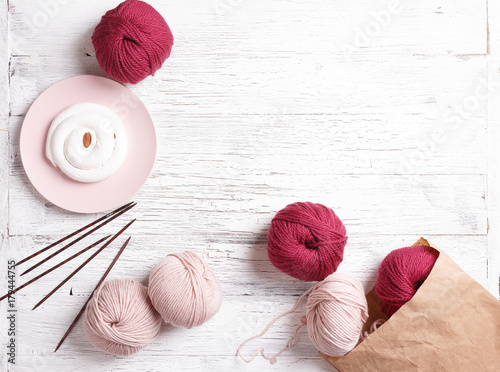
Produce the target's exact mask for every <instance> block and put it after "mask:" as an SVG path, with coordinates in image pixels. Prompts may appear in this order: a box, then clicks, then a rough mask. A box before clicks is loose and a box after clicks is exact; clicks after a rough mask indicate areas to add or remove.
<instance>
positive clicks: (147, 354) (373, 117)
mask: <svg viewBox="0 0 500 372" xmlns="http://www.w3.org/2000/svg"><path fill="white" fill-rule="evenodd" d="M149 2H150V3H151V4H152V5H153V6H155V7H156V8H157V9H158V10H159V11H160V12H161V13H162V14H163V15H164V16H165V18H166V19H167V22H168V23H169V25H170V27H171V29H172V31H173V33H174V37H175V45H174V49H173V51H172V56H171V57H170V58H169V60H168V61H167V62H166V63H165V65H164V67H163V68H162V69H161V70H159V71H158V72H157V74H156V75H155V76H154V77H150V78H148V79H146V80H145V81H143V82H141V83H139V84H137V85H135V86H131V87H130V88H131V89H132V90H133V91H134V92H135V93H136V94H137V95H138V96H139V97H140V98H141V99H142V100H143V101H144V102H145V104H146V106H147V107H148V109H149V110H150V112H151V115H152V117H153V119H154V121H155V124H156V128H157V134H158V145H159V146H158V155H157V160H156V163H155V167H154V169H153V173H152V175H151V177H150V178H149V179H148V181H147V182H146V184H145V185H144V187H143V188H142V189H141V191H140V192H139V193H138V194H137V195H136V197H134V200H136V201H138V202H139V204H138V206H137V207H136V208H134V209H133V211H132V212H131V213H130V214H129V213H127V214H126V215H124V216H123V217H120V218H119V219H117V220H116V221H113V223H110V224H109V226H108V225H107V226H106V227H105V228H103V229H102V231H99V234H98V235H96V236H95V237H93V238H92V241H94V240H97V239H98V238H100V237H103V236H105V235H107V234H111V233H114V232H116V231H118V229H119V228H120V227H121V226H123V225H124V224H125V223H126V222H127V221H129V220H130V219H132V218H135V217H136V218H137V219H138V220H137V221H136V222H135V223H134V225H133V226H132V227H131V228H130V231H129V232H128V233H129V234H130V235H132V236H133V238H132V240H131V242H130V245H129V246H128V247H127V249H126V250H125V251H124V253H123V256H122V257H121V258H120V260H119V261H118V262H117V264H116V266H115V267H114V268H113V270H112V272H111V274H110V277H127V278H133V279H137V280H140V281H141V282H143V283H144V284H147V277H148V273H149V271H150V270H151V268H152V267H153V266H154V265H155V264H156V263H157V262H158V261H159V260H160V259H161V258H162V257H163V256H165V255H166V254H168V253H172V252H176V251H182V250H186V249H190V250H193V251H195V252H197V253H199V254H201V255H202V256H203V257H204V258H205V259H206V260H207V261H208V263H209V264H210V266H211V267H212V268H213V270H214V271H215V272H216V274H217V276H218V278H219V279H220V282H221V286H222V290H223V294H224V300H223V306H222V309H221V312H220V314H218V315H217V316H216V317H215V318H213V319H212V320H211V321H210V322H208V323H207V324H205V325H203V326H201V327H199V328H196V329H192V330H183V329H175V328H173V327H170V326H167V325H165V326H164V327H163V329H162V333H161V335H160V337H159V338H158V339H157V340H156V341H154V342H153V343H152V344H151V345H149V346H148V347H146V348H145V349H144V350H143V351H142V352H141V353H139V354H136V355H134V356H132V357H128V358H115V357H112V356H109V355H105V354H103V353H101V352H99V351H97V350H95V349H94V348H93V347H92V346H91V345H90V344H89V343H88V341H87V340H86V338H85V336H84V334H83V329H82V327H81V323H80V324H79V325H77V327H75V330H74V331H73V333H72V334H71V335H70V336H69V338H68V340H67V341H66V343H65V344H64V345H63V346H62V348H61V349H60V351H58V353H57V354H55V355H54V354H53V353H52V351H53V349H54V347H55V345H56V344H57V342H58V341H59V339H60V337H61V336H62V335H63V334H64V331H65V330H66V328H67V326H68V325H69V324H70V323H71V321H72V320H73V317H74V316H75V315H76V313H77V312H78V311H79V309H80V307H81V305H82V304H83V303H84V302H85V300H86V299H87V296H88V294H89V293H90V292H91V291H92V289H93V287H94V286H95V284H96V282H97V280H98V278H99V277H100V275H101V274H102V272H103V271H104V270H105V268H106V267H107V265H108V264H109V262H110V261H111V260H112V258H113V256H114V254H115V253H116V251H117V250H118V249H119V246H120V245H121V243H123V241H124V240H125V239H126V238H127V236H128V234H126V235H125V236H123V237H121V238H120V239H118V240H117V241H116V243H114V244H112V245H111V246H110V247H109V248H107V249H106V250H105V251H104V252H103V253H102V254H101V255H99V257H98V258H97V259H96V260H95V262H92V263H91V264H89V266H88V267H86V268H85V270H84V271H82V272H81V273H78V274H77V275H76V276H75V277H74V278H72V279H71V280H70V282H68V283H67V285H65V286H64V287H62V288H61V289H60V290H59V291H58V292H56V293H55V294H54V296H53V297H51V299H50V300H49V301H47V303H45V304H44V305H43V306H41V307H40V308H39V309H37V310H36V311H34V312H32V311H31V310H30V309H31V308H32V306H33V305H34V304H35V303H36V302H38V300H40V299H41V298H42V296H43V295H44V294H46V293H48V291H50V289H51V288H53V287H54V286H55V285H57V284H58V283H59V282H60V280H61V278H64V277H65V276H66V275H68V274H69V273H70V272H71V271H72V270H73V269H74V268H75V267H77V266H78V265H79V264H80V263H81V262H83V260H85V259H86V257H87V256H88V255H90V254H91V253H88V254H87V256H85V257H82V258H81V260H75V261H78V262H75V263H73V264H68V265H67V267H63V268H61V269H60V270H58V271H56V272H54V273H51V274H50V275H48V276H47V277H45V278H44V279H43V280H40V281H39V282H37V283H35V284H33V285H31V286H29V287H27V288H25V289H23V290H22V291H20V292H19V293H18V295H17V299H18V308H19V323H18V327H19V332H20V333H19V337H18V340H19V341H18V358H19V359H18V360H19V364H18V365H17V366H16V367H15V368H14V369H12V368H11V369H10V371H17V370H18V371H49V370H50V371H52V370H60V371H66V370H68V369H71V370H72V371H77V372H79V371H162V370H165V369H166V368H168V369H169V370H173V371H211V370H217V371H234V370H241V371H253V370H257V369H263V370H264V369H265V370H274V371H282V370H283V371H285V370H286V371H290V372H293V371H303V370H307V371H331V370H332V368H331V367H330V366H329V365H328V364H327V363H326V362H325V361H324V360H323V359H322V358H320V357H319V355H318V354H317V351H316V349H315V348H314V346H312V344H311V343H310V341H309V339H308V336H307V334H306V332H301V333H300V334H299V337H298V340H297V342H296V344H295V345H294V347H293V348H292V349H291V350H290V351H288V352H286V353H285V354H284V355H283V356H282V357H281V358H280V359H279V361H278V363H277V364H275V365H271V364H269V363H268V362H267V361H264V360H262V358H257V360H256V361H254V362H253V363H252V364H249V365H247V364H245V363H243V362H242V361H240V360H239V359H238V358H237V357H236V356H235V353H236V349H237V347H238V345H239V344H240V343H241V341H243V340H244V339H245V338H247V337H249V336H251V335H254V334H256V333H259V332H260V331H261V330H262V329H263V327H264V326H265V325H266V324H267V322H268V321H270V320H271V319H272V318H273V317H274V316H275V315H277V314H278V313H280V312H282V311H285V310H288V309H289V308H290V307H291V306H293V304H294V303H295V301H296V300H297V299H298V296H299V295H300V294H301V293H303V291H305V290H306V289H307V288H309V287H310V285H311V283H304V282H299V281H297V280H295V279H292V278H290V277H288V276H287V275H285V274H282V273H281V272H279V271H277V270H276V269H275V268H274V267H273V266H272V265H271V263H270V262H269V260H268V259H267V252H266V243H265V239H266V232H267V229H268V226H269V223H270V221H271V218H272V217H273V215H274V214H275V213H276V212H277V211H278V210H279V209H281V208H283V207H284V206H285V205H286V204H288V203H292V202H295V201H298V200H310V201H315V202H321V203H323V204H325V205H328V206H330V207H332V208H333V209H334V210H335V211H336V212H337V213H338V215H339V216H340V217H341V218H342V220H343V221H344V223H345V225H346V227H347V231H348V235H349V241H348V245H347V247H346V252H345V259H344V262H343V263H342V265H341V266H340V268H339V270H340V271H343V272H350V273H353V274H354V275H355V276H356V277H358V278H359V279H360V280H361V281H362V283H363V285H364V286H365V289H366V290H369V289H370V288H371V287H373V285H374V283H375V279H376V270H377V268H378V265H379V264H380V262H381V260H382V259H383V257H385V255H386V254H387V253H389V252H390V251H391V250H392V249H395V248H398V247H402V246H408V245H411V244H413V242H414V241H415V240H416V239H417V238H418V237H420V236H425V237H426V238H428V239H430V240H431V241H432V242H433V243H435V244H436V245H437V246H439V247H440V248H442V249H444V250H445V251H446V252H447V253H448V254H449V255H450V256H451V257H452V258H453V259H454V260H456V261H457V263H458V264H459V265H460V266H461V267H462V268H463V269H464V270H465V271H466V272H468V273H469V274H470V275H472V276H473V277H474V278H475V279H476V280H477V281H478V282H479V283H481V284H482V285H483V286H484V287H486V288H487V289H489V290H490V291H491V292H492V293H493V294H494V295H495V296H498V273H499V271H500V267H499V266H498V265H499V263H500V256H499V255H498V248H497V247H498V244H499V242H500V232H499V231H498V229H497V226H498V225H499V223H500V215H499V214H498V213H499V205H498V202H497V199H498V196H497V191H496V189H497V188H498V179H499V178H500V171H499V169H500V168H498V167H500V159H499V151H498V150H497V149H496V148H497V146H496V144H497V143H498V140H499V137H500V131H499V130H498V128H500V126H499V125H500V123H498V121H499V120H500V119H499V118H500V112H499V111H498V110H499V109H498V108H497V107H499V106H498V105H497V104H495V103H494V102H498V99H499V98H500V97H499V96H498V94H500V93H499V91H500V89H496V90H495V89H491V87H492V86H493V84H496V81H497V80H499V77H498V73H499V70H498V68H499V67H500V65H499V64H498V61H497V59H496V57H495V56H498V50H500V48H499V46H500V32H499V31H497V30H498V27H494V26H493V25H492V24H493V23H494V24H495V25H496V24H500V20H499V19H497V18H498V16H497V15H496V14H498V9H496V10H495V8H497V7H498V5H497V4H491V1H490V2H489V4H487V1H486V0H482V1H468V2H465V1H461V2H458V1H452V0H440V1H438V2H436V1H435V0H422V1H419V2H414V3H409V2H403V1H400V2H398V1H392V2H391V1H385V0H375V1H369V0H356V1H347V0H344V1H327V0H320V1H316V0H314V1H313V0H294V1H284V0H278V1H272V2H270V1H266V0H256V1H252V2H245V1H240V0H208V1H200V0H183V1H181V0H172V1H169V2H163V1H159V0H150V1H149ZM118 3H119V1H118V0H113V1H112V0H100V1H97V0H88V1H85V2H76V1H71V2H70V1H68V0H40V1H37V2H26V1H21V0H10V8H9V10H8V11H7V8H6V5H7V3H6V2H5V1H0V17H3V19H5V18H6V17H10V20H11V21H10V33H11V38H10V39H11V41H12V44H11V46H10V50H11V51H12V57H11V59H10V63H9V60H8V53H7V54H5V53H4V55H3V57H2V56H0V71H2V72H1V73H0V83H4V82H8V81H9V80H8V78H9V75H10V89H7V88H8V87H9V85H8V84H0V85H1V86H0V89H4V93H2V95H0V115H4V116H3V117H2V118H5V119H2V121H1V122H2V123H3V124H1V125H3V127H0V129H8V131H9V132H5V131H1V130H0V140H1V141H2V143H1V147H0V155H1V158H0V202H1V203H2V204H1V205H0V218H1V219H2V220H1V221H2V226H1V227H0V228H1V229H3V230H1V231H3V232H4V236H5V237H6V238H7V239H4V242H3V243H2V247H1V251H0V255H1V256H0V260H1V262H0V274H1V275H2V278H4V277H5V275H6V274H5V267H4V266H5V265H4V262H5V259H6V257H7V256H9V257H14V258H16V259H20V258H22V257H25V256H26V255H28V254H29V253H32V252H34V251H36V250H38V249H40V248H42V247H43V246H45V245H47V244H49V243H50V242H52V241H54V240H57V239H59V238H61V237H63V236H64V235H66V234H67V233H68V232H71V231H73V230H75V229H76V228H78V227H80V226H82V225H84V224H86V223H88V222H89V221H91V220H93V219H95V218H97V217H98V216H97V215H75V214H73V213H70V212H67V211H64V210H61V209H59V208H58V207H56V206H54V205H52V204H51V203H50V202H48V201H47V200H46V199H44V198H43V196H41V195H40V194H39V193H38V192H37V191H36V190H35V189H34V188H33V187H32V186H31V184H30V182H29V180H28V178H27V176H26V174H25V172H24V169H23V167H22V163H21V159H20V155H19V134H20V129H21V126H22V122H23V119H24V115H25V114H26V111H27V110H28V109H29V107H30V105H31V104H32V102H33V101H34V100H35V99H36V97H37V96H38V95H39V94H40V93H41V92H43V91H44V90H45V89H46V88H48V87H49V86H51V85H52V84H54V83H56V82H58V81H60V80H61V79H64V78H67V77H70V76H75V75H79V74H94V75H100V76H104V74H103V72H102V71H101V70H100V68H99V66H98V64H97V62H96V60H95V57H94V50H93V47H92V44H91V42H90V35H91V33H92V30H93V28H94V27H95V25H96V24H97V22H98V21H99V19H100V17H101V16H102V14H104V12H105V11H106V10H108V9H111V8H113V7H114V6H116V5H117V4H118ZM391 4H396V5H397V4H399V6H396V7H394V5H391ZM2 7H3V8H2ZM492 13H495V15H493V14H492ZM384 17H385V18H384ZM495 19H496V22H495ZM488 24H489V25H490V26H489V38H488ZM6 26H7V22H5V23H3V22H0V40H4V41H5V40H7V33H8V30H7V27H6ZM488 40H489V44H488ZM488 48H489V50H490V53H489V54H488ZM1 50H2V51H3V50H4V49H1ZM5 50H8V49H5ZM6 57H7V59H5V58H6ZM1 58H4V59H1ZM2 79H3V80H2ZM6 79H7V80H6ZM499 85H500V82H499ZM489 88H490V89H489ZM9 96H10V98H9ZM2 97H6V98H2ZM9 101H10V105H9V103H8V102H9ZM9 113H10V114H11V115H12V116H11V117H10V121H8V120H7V119H8V118H9ZM0 117H1V116H0ZM2 133H4V134H2ZM3 206H5V208H3ZM7 222H8V223H9V229H8V230H7ZM89 242H90V241H83V242H81V243H79V244H78V245H76V246H75V247H74V248H72V249H71V252H66V253H64V254H61V257H60V258H58V259H55V261H54V262H53V263H56V262H59V260H62V259H64V258H65V257H67V256H69V255H71V254H73V253H74V252H76V251H77V250H79V249H81V248H83V247H84V246H85V244H86V243H87V244H88V243H89ZM9 245H10V246H9ZM7 250H8V251H7ZM495 262H496V264H495ZM51 264H52V261H49V262H48V263H46V264H45V265H43V267H41V268H40V269H41V270H43V269H46V268H48V267H50V266H51ZM36 274H37V272H34V273H33V275H36ZM29 278H31V276H30V277H29ZM29 278H27V279H29ZM2 283H4V282H3V281H2ZM1 287H2V288H1V290H2V291H3V290H5V289H6V288H5V285H4V284H2V286H1ZM4 306H5V305H4V304H2V303H0V311H1V312H3V313H2V314H4V311H5V308H4ZM3 318H4V317H3V316H2V317H0V319H2V320H0V327H1V328H0V335H1V336H0V340H1V343H0V345H1V346H2V350H5V348H4V346H5V345H6V340H5V337H4V336H5V334H6V332H5V331H4V330H5V329H6V326H5V325H6V323H2V321H4V320H3ZM299 319H300V314H299V313H297V314H294V315H293V316H290V317H288V318H287V319H283V320H282V321H280V322H279V323H278V324H276V326H275V327H273V329H272V331H271V332H270V334H269V336H268V337H266V338H265V339H264V340H259V341H254V342H252V343H250V344H248V346H247V347H246V349H245V354H247V355H248V354H250V353H252V352H253V351H254V350H256V349H257V348H258V347H259V346H260V345H265V346H266V348H267V349H268V350H269V352H270V353H271V352H273V351H277V350H279V348H281V347H282V346H284V345H285V344H286V342H287V340H288V339H289V337H290V336H291V334H292V332H293V329H294V327H295V326H296V325H298V323H299ZM0 363H1V364H0V370H6V368H7V365H6V359H5V353H3V354H2V353H0ZM9 367H12V366H9Z"/></svg>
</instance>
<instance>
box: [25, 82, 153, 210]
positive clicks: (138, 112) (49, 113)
mask: <svg viewBox="0 0 500 372" xmlns="http://www.w3.org/2000/svg"><path fill="white" fill-rule="evenodd" d="M80 102H91V103H98V104H100V105H103V106H107V107H109V108H110V109H111V110H113V111H114V112H115V113H116V114H117V115H118V116H119V117H120V119H121V120H122V121H123V125H124V127H125V132H126V133H127V141H128V151H127V157H126V158H125V161H124V162H123V164H122V165H121V167H120V169H118V171H116V172H115V173H114V174H113V175H111V176H110V177H109V178H107V179H105V180H103V181H101V182H95V183H82V182H78V181H74V180H72V179H70V178H69V177H67V176H66V175H65V174H64V173H62V172H61V171H60V170H59V168H56V167H54V166H53V165H52V163H51V162H50V161H49V160H48V159H47V157H46V156H45V143H46V140H47V132H48V130H49V127H50V124H51V122H52V120H53V119H54V117H56V115H57V114H59V113H60V112H61V111H63V110H64V109H66V108H68V107H69V106H71V105H73V104H75V103H80ZM20 142H21V145H20V147H21V158H22V161H23V165H24V169H25V170H26V174H27V175H28V177H29V179H30V181H31V183H32V184H33V186H35V188H36V189H37V190H38V191H39V192H40V194H42V195H43V196H44V197H45V198H47V199H48V200H49V201H50V202H52V203H54V204H55V205H57V206H59V207H61V208H64V209H67V210H70V211H73V212H79V213H96V212H103V211H107V210H109V209H113V208H116V207H117V206H119V205H121V204H123V203H124V202H126V201H128V200H129V199H130V198H132V196H133V195H134V194H135V193H136V192H137V191H139V189H140V188H141V187H142V185H143V184H144V183H145V182H146V180H147V179H148V177H149V174H150V173H151V170H152V169H153V164H154V161H155V157H156V133H155V127H154V124H153V120H152V119H151V116H150V115H149V113H148V110H147V109H146V107H145V106H144V104H143V103H142V102H141V100H140V99H139V98H138V97H137V96H136V95H135V94H134V93H133V92H132V91H131V90H130V89H128V88H127V87H126V86H124V85H122V84H120V83H117V82H115V81H113V80H110V79H106V78H103V77H98V76H90V75H83V76H76V77H72V78H69V79H66V80H63V81H60V82H59V83H57V84H54V85H53V86H51V87H50V88H49V89H47V90H46V91H45V92H43V93H42V94H41V95H40V96H39V97H38V98H37V100H36V101H35V102H34V103H33V104H32V105H31V108H30V109H29V111H28V113H27V114H26V118H25V119H24V123H23V127H22V129H21V140H20Z"/></svg>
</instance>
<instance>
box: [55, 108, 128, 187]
mask: <svg viewBox="0 0 500 372" xmlns="http://www.w3.org/2000/svg"><path fill="white" fill-rule="evenodd" d="M46 155H47V158H48V159H49V160H50V161H51V163H52V164H53V165H54V166H55V167H58V168H60V169H61V171H62V172H63V173H64V174H66V175H67V176H68V177H70V178H72V179H74V180H76V181H79V182H98V181H102V180H104V179H106V178H108V177H109V176H111V175H112V174H113V173H115V172H116V171H117V170H118V168H120V166H121V165H122V163H123V161H124V160H125V157H126V155H127V137H126V135H125V130H124V128H123V124H122V122H121V120H120V118H119V117H118V116H117V115H116V114H115V113H114V112H113V111H111V110H110V109H109V108H107V107H105V106H102V105H98V104H95V103H78V104H76V105H72V106H70V107H68V108H67V109H66V110H64V111H63V112H61V113H60V114H59V115H57V116H56V118H55V119H54V120H53V121H52V124H51V125H50V129H49V133H48V134H47V145H46Z"/></svg>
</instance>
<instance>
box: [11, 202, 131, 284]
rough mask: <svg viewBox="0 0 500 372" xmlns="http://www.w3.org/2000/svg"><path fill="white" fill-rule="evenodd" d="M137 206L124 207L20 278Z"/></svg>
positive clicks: (32, 267)
mask: <svg viewBox="0 0 500 372" xmlns="http://www.w3.org/2000/svg"><path fill="white" fill-rule="evenodd" d="M136 205H137V203H134V204H132V205H129V206H128V207H126V208H125V209H123V210H122V211H120V212H118V213H116V214H115V215H113V216H111V217H110V218H109V219H107V220H106V221H104V222H102V223H101V224H99V225H97V226H96V227H94V228H93V229H92V230H89V231H87V232H86V233H85V234H83V235H82V236H79V237H78V238H76V239H75V240H73V241H72V242H71V243H69V244H67V245H65V246H64V247H62V248H61V249H59V250H57V251H56V252H54V253H52V254H51V255H50V256H47V257H45V258H44V259H43V260H41V261H40V262H38V263H37V264H35V265H33V266H31V267H30V268H29V269H28V270H26V271H25V272H24V273H22V274H21V275H20V276H23V275H25V274H27V273H29V272H30V271H32V270H35V269H36V268H37V267H39V266H40V265H42V264H44V263H45V262H47V261H48V260H50V259H51V258H54V257H55V256H57V255H58V254H59V253H61V252H62V251H64V250H66V249H68V248H69V247H71V246H72V245H74V244H76V243H78V242H79V241H80V240H82V239H83V238H86V237H87V236H89V235H90V234H92V233H93V232H94V231H97V230H99V229H100V228H101V227H103V226H104V225H106V224H108V223H109V222H111V221H113V220H114V219H115V218H117V217H119V216H121V215H122V214H123V213H125V212H127V211H129V210H130V209H132V208H133V207H135V206H136Z"/></svg>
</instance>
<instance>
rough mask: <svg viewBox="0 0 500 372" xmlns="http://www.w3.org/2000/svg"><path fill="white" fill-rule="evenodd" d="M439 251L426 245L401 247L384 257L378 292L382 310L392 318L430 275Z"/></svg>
mask: <svg viewBox="0 0 500 372" xmlns="http://www.w3.org/2000/svg"><path fill="white" fill-rule="evenodd" d="M438 256H439V252H438V251H437V250H435V249H434V248H431V247H427V246H424V245H415V246H412V247H406V248H400V249H396V250H394V251H392V252H391V253H389V254H388V255H387V257H385V258H384V260H383V261H382V264H381V265H380V268H379V270H378V277H377V284H376V285H375V291H376V292H377V295H378V297H379V298H380V307H381V309H382V311H383V312H384V313H385V314H386V315H387V316H388V317H391V316H392V315H393V314H394V313H395V312H396V311H398V310H399V309H400V308H401V306H403V305H404V304H405V303H407V302H408V301H410V300H411V299H412V297H413V296H414V295H415V293H416V292H417V290H418V289H419V288H420V286H421V285H422V283H423V282H424V281H425V280H426V279H427V277H428V276H429V274H430V272H431V270H432V268H433V267H434V264H435V263H436V260H437V258H438Z"/></svg>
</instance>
